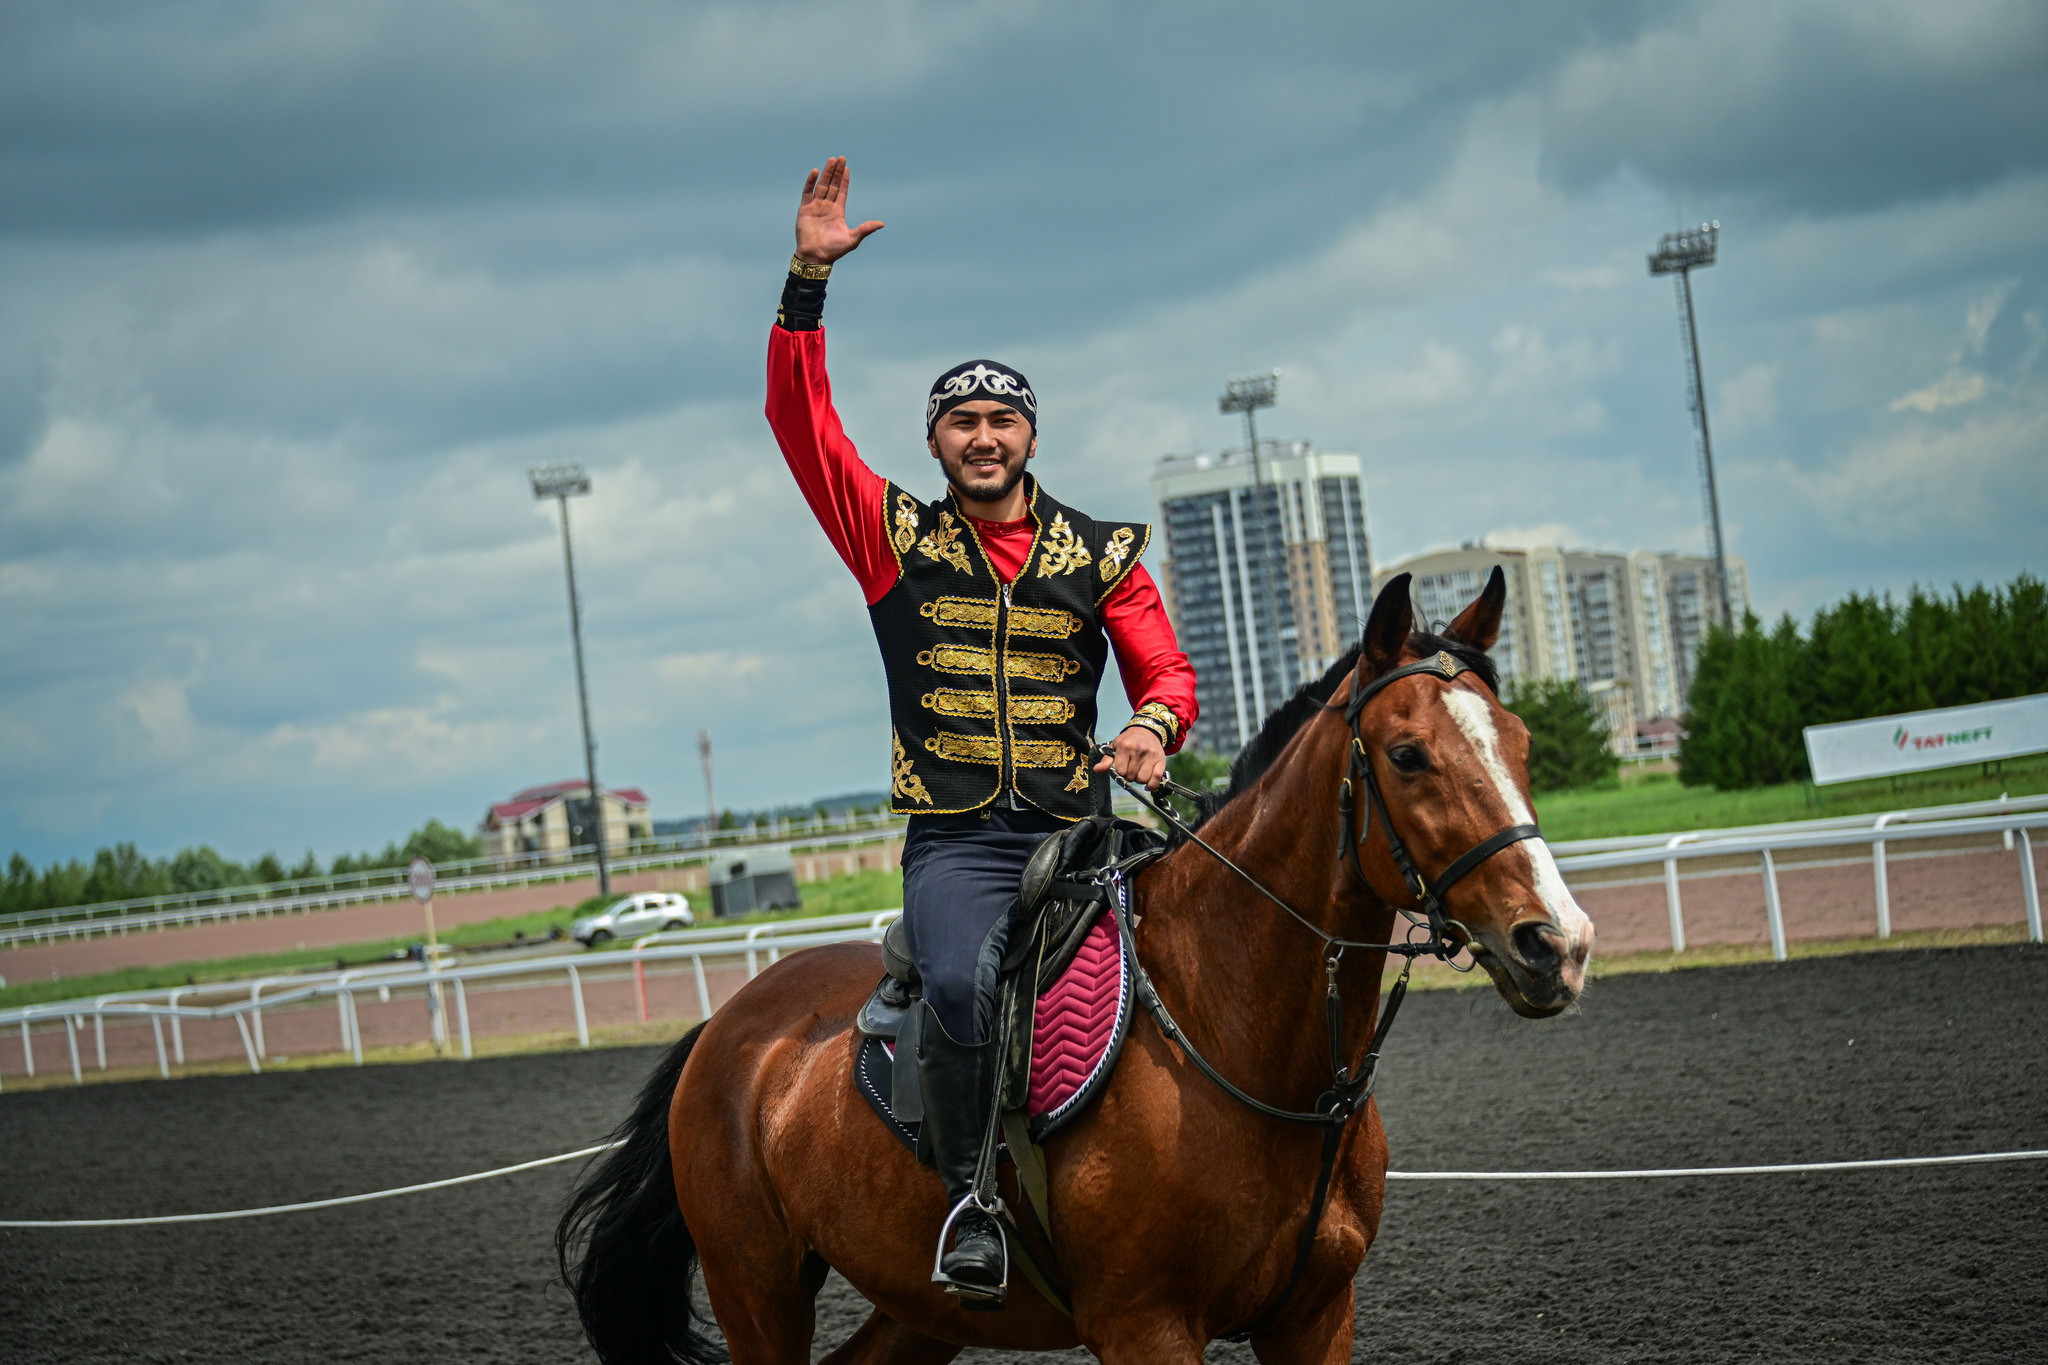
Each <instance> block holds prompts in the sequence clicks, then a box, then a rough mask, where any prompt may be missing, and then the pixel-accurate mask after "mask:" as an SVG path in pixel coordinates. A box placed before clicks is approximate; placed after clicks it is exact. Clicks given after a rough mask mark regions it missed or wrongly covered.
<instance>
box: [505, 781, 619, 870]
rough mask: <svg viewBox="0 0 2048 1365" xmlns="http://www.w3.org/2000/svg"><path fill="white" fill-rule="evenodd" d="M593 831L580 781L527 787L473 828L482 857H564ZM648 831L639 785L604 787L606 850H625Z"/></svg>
mask: <svg viewBox="0 0 2048 1365" xmlns="http://www.w3.org/2000/svg"><path fill="white" fill-rule="evenodd" d="M595 832H596V822H595V820H594V819H593V818H592V816H591V811H590V784H589V783H588V782H586V781H584V780H583V779H582V778H572V779H570V780H569V781H567V782H547V783H543V784H542V785H540V786H538V787H528V788H527V789H526V790H525V791H523V792H520V793H519V794H518V795H516V796H514V797H513V798H512V799H511V800H510V801H500V802H499V803H498V804H496V805H494V806H492V807H491V808H490V810H489V811H487V812H485V814H484V819H483V823H482V824H481V825H479V826H478V827H477V834H478V836H479V837H480V838H481V839H482V840H483V844H484V856H485V857H486V858H505V859H511V858H514V857H517V856H518V855H519V854H522V853H542V854H563V853H567V852H568V851H569V850H570V849H572V848H580V847H583V846H585V845H587V844H589V843H590V842H591V841H592V836H593V835H594V834H595ZM652 832H653V831H652V825H651V822H650V821H649V820H648V805H647V794H646V793H645V792H643V791H641V790H640V789H639V788H638V787H606V788H605V789H604V843H605V847H606V848H608V849H618V848H624V847H625V846H626V845H627V844H628V843H629V842H631V841H632V840H634V839H645V838H647V837H648V835H649V834H650V833H652Z"/></svg>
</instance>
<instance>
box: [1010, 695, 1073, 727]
mask: <svg viewBox="0 0 2048 1365" xmlns="http://www.w3.org/2000/svg"><path fill="white" fill-rule="evenodd" d="M1073 718H1074V703H1072V702H1070V701H1068V700H1067V699H1066V698H1065V697H1012V698H1010V723H1011V724H1012V725H1061V724H1064V723H1065V722H1067V721H1070V720H1072V719H1073Z"/></svg>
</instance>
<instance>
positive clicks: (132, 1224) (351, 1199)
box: [0, 1142, 620, 1228]
mask: <svg viewBox="0 0 2048 1365" xmlns="http://www.w3.org/2000/svg"><path fill="white" fill-rule="evenodd" d="M619 1145H620V1144H618V1143H616V1142H605V1143H600V1144H599V1145H597V1146H595V1147H585V1148H583V1149H582V1150H580V1151H575V1152H564V1153H562V1154H561V1155H560V1156H544V1157H542V1158H541V1159H540V1160H538V1161H522V1162H520V1163H519V1164H518V1165H517V1166H500V1167H498V1169H497V1170H495V1171H477V1172H475V1173H474V1174H472V1175H455V1176H450V1177H448V1179H446V1180H429V1181H427V1182H426V1183H425V1184H422V1185H400V1186H399V1187H398V1188H397V1189H395V1190H372V1191H371V1192H370V1193H368V1194H344V1195H341V1196H340V1197H338V1198H335V1199H309V1200H307V1201H306V1202H305V1203H303V1204H273V1205H271V1206H270V1207H269V1208H264V1209H228V1210H226V1211H225V1212H222V1213H166V1214H160V1215H158V1216H157V1217H155V1218H41V1219H36V1218H29V1219H10V1220H0V1228H140V1227H148V1226H151V1225H152V1224H156V1223H218V1222H221V1221H223V1220H225V1219H229V1218H262V1217H266V1216H267V1215H269V1214H273V1213H304V1212H306V1211H307V1210H308V1209H332V1208H339V1207H340V1206H341V1205H343V1204H367V1203H369V1202H370V1201H371V1200H373V1199H395V1198H397V1197H398V1196H399V1195H401V1194H419V1193H422V1192H423V1191H426V1190H445V1189H447V1188H448V1187H449V1186H450V1185H469V1184H474V1183H475V1182H476V1181H479V1180H493V1179H496V1178H497V1177H498V1176H501V1175H517V1174H518V1173H519V1172H520V1171H532V1170H538V1169H539V1168H540V1167H542V1166H555V1165H559V1164H560V1163H562V1162H564V1161H574V1160H576V1159H577V1158H578V1157H586V1156H596V1155H597V1154H598V1153H599V1152H608V1151H610V1150H611V1149H612V1148H614V1147H617V1146H619Z"/></svg>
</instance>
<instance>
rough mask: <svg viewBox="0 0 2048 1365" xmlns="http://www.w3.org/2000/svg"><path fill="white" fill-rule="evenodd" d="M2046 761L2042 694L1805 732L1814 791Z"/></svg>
mask: <svg viewBox="0 0 2048 1365" xmlns="http://www.w3.org/2000/svg"><path fill="white" fill-rule="evenodd" d="M2038 753H2048V693H2041V694H2038V695H2035V696H2031V697H2009V698H2007V699H2006V700H2004V701H1987V702H1980V703H1979V704H1977V705H1975V706H1945V707H1942V708H1941V709H1940V710H1938V711H1914V712H1911V713H1909V714H1907V715H1903V716H1872V717H1871V718H1870V719H1869V720H1845V721H1841V722H1839V723H1837V724H1834V725H1809V726H1807V727H1806V761H1807V763H1808V764H1810V765H1811V766H1812V768H1813V780H1814V783H1815V784H1816V785H1818V786H1823V787H1824V786H1826V785H1827V784H1828V783H1830V782H1853V781H1855V780H1856V779H1857V778H1859V777H1896V776H1898V775H1900V774H1902V773H1918V772H1926V771H1927V770H1928V769H1930V768H1951V767H1954V766H1955V765H1957V764H1959V763H1988V762H1990V761H1991V760H1993V759H1997V758H2018V757H2019V756H2020V755H2022V754H2038Z"/></svg>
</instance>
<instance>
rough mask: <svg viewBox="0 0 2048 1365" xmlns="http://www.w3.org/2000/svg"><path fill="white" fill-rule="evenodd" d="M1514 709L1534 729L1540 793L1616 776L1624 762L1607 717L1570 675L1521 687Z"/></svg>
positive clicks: (1534, 770)
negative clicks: (1615, 748)
mask: <svg viewBox="0 0 2048 1365" xmlns="http://www.w3.org/2000/svg"><path fill="white" fill-rule="evenodd" d="M1507 708H1508V710H1510V711H1512V712H1514V713H1515V714H1516V715H1517V716H1520V717H1521V719H1522V724H1523V725H1525V726H1527V727H1528V729H1529V785H1530V786H1531V787H1533V788H1534V789H1535V790H1537V791H1540V792H1541V791H1560V790H1562V789H1564V788H1567V787H1589V786H1591V785H1593V784H1594V783H1595V782H1598V781H1600V780H1601V779H1603V778H1608V777H1612V776H1613V775H1614V770H1615V769H1616V768H1617V767H1619V766H1620V763H1621V760H1620V759H1619V758H1617V757H1616V756H1615V754H1614V751H1613V750H1612V749H1610V748H1609V747H1608V745H1609V744H1610V743H1611V742H1612V736H1611V735H1610V734H1609V732H1608V728H1607V718H1606V716H1604V715H1602V714H1601V711H1600V708H1599V707H1598V706H1597V705H1595V704H1594V702H1593V699H1592V698H1591V697H1590V696H1588V695H1586V691H1585V689H1584V688H1582V687H1580V686H1579V684H1578V683H1577V682H1575V681H1573V680H1572V679H1569V678H1536V679H1532V680H1530V681H1529V682H1526V683H1523V684H1522V685H1520V686H1518V687H1516V688H1515V689H1514V692H1513V694H1512V697H1511V699H1510V700H1509V702H1508V703H1507Z"/></svg>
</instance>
